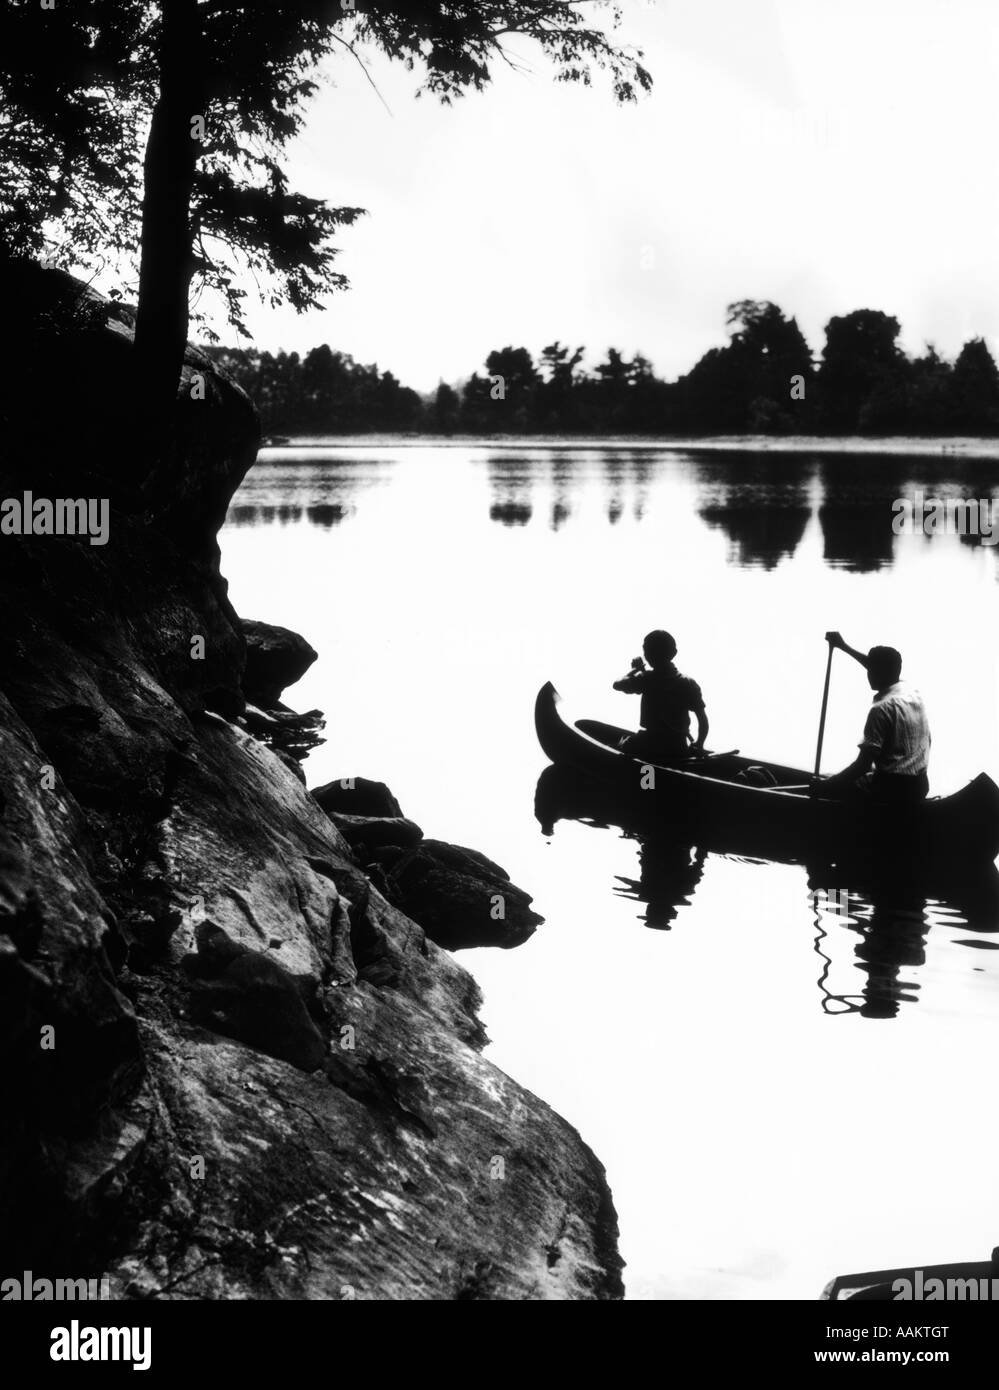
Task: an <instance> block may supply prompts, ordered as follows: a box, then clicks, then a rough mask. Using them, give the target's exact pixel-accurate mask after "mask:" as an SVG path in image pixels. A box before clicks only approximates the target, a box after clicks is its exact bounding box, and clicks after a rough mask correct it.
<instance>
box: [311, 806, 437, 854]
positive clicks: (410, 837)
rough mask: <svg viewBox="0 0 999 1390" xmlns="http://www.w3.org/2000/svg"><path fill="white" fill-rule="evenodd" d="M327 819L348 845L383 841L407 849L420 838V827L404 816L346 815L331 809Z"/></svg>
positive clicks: (371, 846) (375, 846)
mask: <svg viewBox="0 0 999 1390" xmlns="http://www.w3.org/2000/svg"><path fill="white" fill-rule="evenodd" d="M330 820H331V821H332V822H333V824H334V825H335V826H336V828H337V830H339V832H340V834H341V835H342V836H343V838H344V839H345V840H346V841H347V843H348V845H350V847H351V849H358V848H360V847H361V846H365V847H367V848H368V849H381V848H383V847H384V846H386V845H392V846H398V847H399V848H400V849H408V848H410V847H411V846H412V845H418V844H419V843H420V841H421V840H422V839H423V831H422V830H421V829H420V827H419V826H418V825H417V824H416V823H415V822H414V821H411V820H406V818H405V817H404V816H347V815H342V814H339V813H337V812H335V811H334V812H332V813H331V814H330Z"/></svg>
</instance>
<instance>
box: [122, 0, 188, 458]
mask: <svg viewBox="0 0 999 1390" xmlns="http://www.w3.org/2000/svg"><path fill="white" fill-rule="evenodd" d="M160 13H161V31H160V53H159V70H160V73H159V75H160V84H159V97H158V99H157V101H156V105H155V106H154V108H153V116H152V124H151V126H150V130H149V140H148V142H147V144H146V154H145V163H144V190H143V199H142V251H141V261H140V270H139V305H138V316H137V321H136V325H135V364H136V384H137V401H136V404H137V405H138V407H139V409H140V411H141V414H140V417H139V418H140V424H141V428H142V433H143V435H144V436H145V437H146V438H147V439H148V440H150V441H152V442H153V444H154V447H155V448H156V450H157V452H158V453H159V452H160V451H161V450H162V448H163V447H164V446H165V445H166V444H167V443H168V442H169V438H170V435H171V426H172V417H173V412H174V403H175V400H176V394H177V387H178V383H179V381H180V374H181V369H182V366H183V361H184V349H185V347H186V345H187V332H188V323H189V314H190V306H189V295H190V288H191V278H192V275H193V271H194V258H193V252H192V247H191V198H192V194H193V191H194V174H195V168H196V165H197V161H198V155H199V153H200V145H199V142H198V141H197V140H196V139H193V138H192V133H191V131H192V125H191V123H192V120H193V118H194V117H195V116H203V115H204V84H203V80H202V55H201V32H200V20H199V15H198V3H197V0H161V4H160ZM153 462H154V460H153V459H150V460H149V463H150V464H152V463H153Z"/></svg>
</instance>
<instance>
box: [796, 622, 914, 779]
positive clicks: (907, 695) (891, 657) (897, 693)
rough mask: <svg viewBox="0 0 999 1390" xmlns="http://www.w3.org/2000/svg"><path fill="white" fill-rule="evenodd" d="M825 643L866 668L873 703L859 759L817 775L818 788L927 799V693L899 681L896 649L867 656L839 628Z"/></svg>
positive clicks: (879, 649)
mask: <svg viewBox="0 0 999 1390" xmlns="http://www.w3.org/2000/svg"><path fill="white" fill-rule="evenodd" d="M826 641H827V642H828V643H829V645H830V646H831V647H833V648H834V649H835V648H838V649H839V650H840V651H841V652H846V654H847V656H852V657H853V659H854V661H858V662H859V663H860V665H861V666H863V668H864V670H865V671H866V672H867V680H868V683H869V684H870V687H871V689H872V690H873V691H874V702H873V704H872V705H871V708H870V712H869V713H868V716H867V722H866V724H865V725H864V737H863V739H862V741H861V743H860V752H859V753H858V755H857V757H856V758H854V760H853V762H852V763H851V764H850V765H849V767H845V768H844V769H843V771H842V772H837V773H836V774H835V775H834V776H832V777H820V778H818V779H816V781H815V782H814V784H813V785H814V786H815V789H816V791H817V792H818V794H819V795H820V796H826V797H845V796H854V795H860V796H864V797H866V798H869V799H870V800H872V801H877V802H883V803H884V804H886V805H889V806H908V805H912V804H913V803H916V802H919V801H922V800H923V799H924V797H925V796H926V794H927V792H928V791H929V781H928V778H927V775H926V769H927V766H928V764H929V760H930V726H929V722H928V720H927V718H926V709H925V706H924V705H923V697H922V696H921V695H920V694H919V691H918V690H914V689H913V688H912V686H911V685H908V684H906V682H905V681H903V680H901V679H900V677H901V674H902V658H901V656H900V654H899V653H898V652H897V651H896V650H895V648H894V647H872V648H871V649H870V651H869V652H867V654H866V655H865V654H864V653H863V652H859V651H857V650H856V648H854V647H851V646H849V645H848V644H847V643H846V642H844V640H843V638H842V636H841V634H840V633H838V632H827V633H826Z"/></svg>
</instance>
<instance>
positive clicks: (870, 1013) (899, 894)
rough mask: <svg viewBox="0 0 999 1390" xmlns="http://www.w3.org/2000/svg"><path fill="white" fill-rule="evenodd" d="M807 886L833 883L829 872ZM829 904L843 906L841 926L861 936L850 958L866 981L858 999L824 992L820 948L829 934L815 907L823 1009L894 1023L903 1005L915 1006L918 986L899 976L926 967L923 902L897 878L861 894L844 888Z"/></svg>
mask: <svg viewBox="0 0 999 1390" xmlns="http://www.w3.org/2000/svg"><path fill="white" fill-rule="evenodd" d="M809 881H810V883H813V884H814V883H819V882H823V883H828V882H832V881H833V879H832V876H831V875H830V874H829V873H828V872H825V873H823V872H819V873H817V874H816V873H813V874H812V875H811V876H810V879H809ZM826 893H827V894H828V889H826ZM832 900H833V901H838V902H839V903H840V904H842V905H843V906H842V907H841V908H840V909H838V911H839V912H841V913H842V916H843V921H844V925H848V926H849V928H850V929H851V930H852V931H854V932H856V933H857V935H858V936H859V937H860V940H859V942H858V943H857V945H856V946H855V947H854V958H855V961H856V965H857V969H858V970H860V971H862V972H863V973H864V974H865V975H866V976H867V980H866V983H865V984H864V985H863V986H862V988H861V992H860V993H859V994H841V995H834V994H832V993H831V992H830V990H829V989H828V988H827V987H826V977H827V975H828V973H829V966H830V964H831V962H830V958H829V956H827V955H826V954H825V952H824V951H823V950H822V944H821V943H822V942H823V941H824V940H825V939H826V938H827V936H828V932H827V931H826V927H825V926H824V925H823V921H822V915H821V912H820V911H819V910H818V908H817V911H816V926H817V928H818V936H817V937H816V941H815V950H816V954H817V955H818V956H819V957H820V958H821V959H822V961H823V962H824V964H823V969H822V973H821V975H820V976H819V981H818V984H819V989H820V990H821V992H822V994H823V996H824V998H823V1004H822V1007H823V1010H824V1011H825V1012H826V1013H832V1014H838V1013H859V1014H860V1016H861V1017H862V1018H896V1017H897V1016H898V1013H899V1010H900V1006H901V1005H902V1004H909V1003H913V1004H914V1003H917V1002H918V995H919V985H918V983H917V982H916V981H915V980H913V979H911V978H910V979H902V978H901V971H902V970H903V969H905V970H911V969H917V968H918V967H920V966H922V965H925V963H926V936H927V931H928V924H927V921H926V898H925V897H924V896H923V895H922V894H920V893H919V892H918V890H916V889H915V888H913V887H912V886H911V885H909V884H907V883H905V881H904V879H903V878H902V876H901V875H893V876H892V877H891V879H886V880H885V881H884V882H881V883H879V884H877V885H876V886H873V887H869V888H868V889H867V890H866V891H865V892H864V893H860V892H858V891H857V890H856V889H855V888H843V889H841V890H839V891H838V892H837V893H836V894H835V895H834V898H833V899H832ZM827 901H829V898H828V897H827ZM868 914H869V915H868ZM827 923H828V919H827Z"/></svg>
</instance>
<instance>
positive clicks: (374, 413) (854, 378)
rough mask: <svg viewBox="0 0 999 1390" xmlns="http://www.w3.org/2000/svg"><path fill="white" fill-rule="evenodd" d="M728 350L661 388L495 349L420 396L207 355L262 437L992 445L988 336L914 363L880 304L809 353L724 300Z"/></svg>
mask: <svg viewBox="0 0 999 1390" xmlns="http://www.w3.org/2000/svg"><path fill="white" fill-rule="evenodd" d="M726 323H727V326H728V329H729V335H730V336H729V342H728V344H727V345H726V346H725V347H721V348H712V349H711V350H710V351H709V352H707V353H705V355H704V356H703V357H702V358H701V360H700V361H699V362H698V363H697V365H696V366H695V367H693V368H692V370H691V371H689V372H688V373H687V374H686V376H682V377H680V378H679V380H677V381H672V382H667V381H662V380H660V379H659V378H658V377H657V376H656V375H655V374H654V372H653V370H652V366H651V363H650V362H649V361H648V360H647V359H646V358H644V357H642V356H641V355H640V354H639V355H636V356H635V357H633V358H631V359H630V360H627V359H625V357H624V356H623V355H622V354H621V353H620V352H618V351H617V350H616V349H615V348H611V349H609V351H608V353H607V358H606V361H604V362H602V363H600V364H599V365H598V366H597V367H596V368H595V369H594V370H593V371H588V370H586V369H585V368H584V367H583V365H582V364H583V361H584V358H585V355H586V354H585V349H583V348H582V347H579V348H571V347H566V346H563V345H562V344H561V343H559V342H557V341H556V342H554V343H552V344H551V345H550V346H549V347H546V348H545V349H544V350H543V351H542V353H541V355H540V357H539V359H538V360H537V361H535V359H534V358H533V356H532V355H531V353H530V352H529V351H528V350H527V348H523V347H504V348H499V349H497V350H496V351H495V352H491V353H490V354H489V356H488V357H487V359H486V362H485V372H484V373H483V374H479V373H476V374H474V375H473V376H472V377H470V378H469V380H468V381H467V382H465V383H464V384H463V385H462V386H460V387H454V386H449V385H447V384H445V383H443V382H442V383H441V385H440V386H439V387H438V389H437V391H436V393H431V394H430V395H429V396H420V395H419V394H418V393H417V392H416V391H413V390H411V389H410V388H408V387H405V386H403V385H402V384H401V383H400V382H399V381H398V380H397V379H396V378H395V377H394V376H393V375H392V373H391V372H380V371H379V370H378V368H377V367H374V366H362V365H361V364H360V363H357V362H355V361H354V360H353V358H352V357H350V356H349V355H347V354H345V353H339V352H334V351H333V350H332V349H331V348H329V347H328V346H326V345H323V346H322V347H318V348H313V349H312V351H311V352H309V353H307V354H306V355H305V357H299V355H298V353H296V352H293V353H284V352H279V353H278V354H277V355H276V356H275V355H272V354H271V353H269V352H257V351H256V350H253V349H230V348H218V347H215V348H209V349H207V351H208V352H209V353H210V354H211V355H212V356H213V357H214V358H215V359H216V360H217V361H218V362H219V363H220V365H221V366H222V367H223V368H224V369H225V370H227V371H228V372H229V373H230V374H231V375H232V376H233V377H234V378H235V380H236V381H238V382H239V383H240V385H241V386H243V387H244V389H245V390H246V391H247V392H248V393H249V395H250V396H251V397H252V398H253V400H254V401H255V402H256V404H257V407H258V409H259V410H260V414H261V417H262V421H263V428H264V430H265V432H266V433H268V434H288V435H292V434H309V433H311V434H327V433H329V434H337V433H353V432H364V431H370V430H391V431H399V430H401V431H417V432H421V431H422V432H427V433H434V434H454V433H468V434H536V433H544V434H548V433H555V434H563V433H564V434H587V435H601V434H606V435H613V434H651V435H662V434H670V435H687V434H692V435H697V434H746V433H750V434H868V435H878V434H916V435H926V434H994V433H999V369H997V367H996V364H995V361H994V360H993V358H992V355H991V353H990V352H989V349H988V347H987V346H986V344H985V342H984V341H983V340H982V339H981V338H973V339H971V340H970V341H969V342H967V343H965V345H964V347H963V348H962V349H961V351H960V353H959V354H958V356H957V358H956V360H955V361H954V362H948V361H946V360H945V359H944V358H942V357H940V356H939V355H938V353H937V352H936V350H935V349H934V348H933V347H932V346H929V345H928V346H927V348H926V351H925V352H924V353H923V355H922V356H919V357H909V356H907V355H906V354H905V353H904V352H903V351H902V349H901V348H900V347H899V345H898V336H899V332H900V327H899V323H898V320H897V319H895V318H892V317H891V316H890V315H888V314H884V313H882V312H881V311H880V310H876V309H857V310H854V312H853V313H850V314H845V315H843V316H842V317H837V318H833V319H830V321H829V323H828V324H827V325H826V329H825V345H824V347H823V349H822V352H821V354H820V355H819V357H818V358H813V356H812V352H811V349H810V348H809V346H808V343H807V342H806V341H805V338H804V335H803V334H802V332H801V330H800V328H799V327H798V324H797V322H796V321H795V320H794V319H793V318H792V319H788V318H785V316H784V314H783V312H782V310H781V309H779V308H778V307H777V305H776V304H771V303H769V302H768V301H758V300H741V301H740V302H739V303H737V304H730V305H729V307H728V312H727V319H726Z"/></svg>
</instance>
